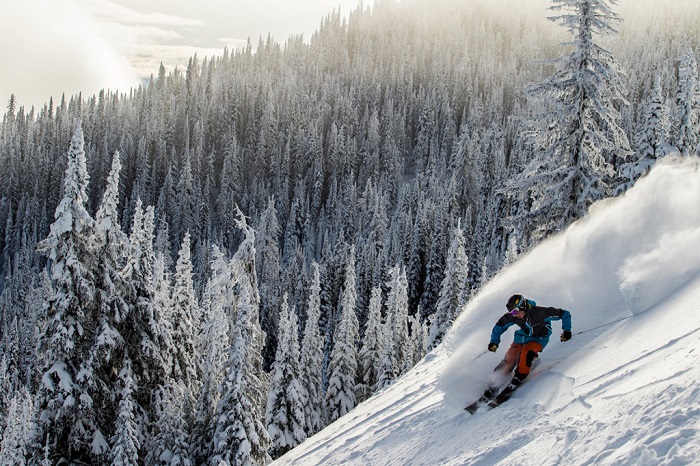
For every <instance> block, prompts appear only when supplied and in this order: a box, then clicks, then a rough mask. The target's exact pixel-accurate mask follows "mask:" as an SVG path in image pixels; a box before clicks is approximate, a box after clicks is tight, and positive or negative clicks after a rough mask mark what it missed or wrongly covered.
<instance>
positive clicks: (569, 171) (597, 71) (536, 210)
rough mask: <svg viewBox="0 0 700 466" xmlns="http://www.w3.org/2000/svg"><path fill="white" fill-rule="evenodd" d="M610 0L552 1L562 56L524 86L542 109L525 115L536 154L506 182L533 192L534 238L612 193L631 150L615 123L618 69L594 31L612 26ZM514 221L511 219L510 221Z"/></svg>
mask: <svg viewBox="0 0 700 466" xmlns="http://www.w3.org/2000/svg"><path fill="white" fill-rule="evenodd" d="M616 3H617V2H616V1H615V0H552V4H553V5H552V6H551V7H550V9H551V10H554V11H563V13H562V14H560V15H558V16H553V17H550V18H548V19H550V20H551V21H555V22H558V23H560V24H561V25H562V26H563V27H564V28H565V29H566V30H567V31H568V32H569V33H570V34H571V35H572V36H573V39H572V41H571V42H568V43H566V44H565V45H566V46H567V47H569V48H570V49H571V52H570V53H569V54H568V55H565V56H563V57H561V58H559V59H555V60H552V61H550V62H548V63H551V64H552V65H554V66H555V67H556V71H555V72H554V74H552V75H551V76H550V77H549V78H547V79H546V80H544V81H542V82H541V83H539V84H537V85H534V86H532V87H531V88H530V92H531V95H532V96H534V97H536V98H537V99H543V101H544V102H545V105H546V107H547V108H548V110H547V111H546V112H545V113H544V114H542V115H537V116H536V117H535V118H534V119H533V120H532V123H533V125H532V127H531V129H532V134H531V135H533V136H534V143H535V148H536V155H535V159H534V160H533V161H532V162H531V163H530V165H529V166H528V167H527V168H526V170H525V173H524V174H523V176H520V177H515V178H514V180H513V182H512V183H511V184H512V189H513V190H514V191H516V192H521V193H523V194H524V195H525V198H526V199H527V197H530V198H531V199H532V207H531V208H530V209H529V216H531V217H533V219H531V220H530V222H531V224H532V225H534V227H533V231H532V232H531V233H530V236H532V237H534V238H535V240H539V239H541V238H543V237H546V236H548V235H549V234H551V233H553V232H555V231H557V230H559V229H561V228H563V227H565V226H566V225H568V224H570V223H571V222H573V221H574V220H576V219H577V218H580V217H582V216H583V215H584V214H585V213H586V211H587V209H588V206H589V205H590V204H591V203H592V202H593V201H596V200H599V199H601V198H603V197H605V196H607V195H609V194H610V193H611V189H612V187H613V186H614V184H615V183H614V180H615V179H616V177H617V176H618V175H617V169H618V168H619V167H620V166H621V165H622V164H623V163H625V162H626V161H627V158H628V157H629V155H630V153H631V150H630V147H629V142H628V140H627V136H626V133H625V131H624V129H623V128H622V127H621V117H620V111H619V108H620V107H621V106H623V105H627V100H626V98H625V94H626V89H625V86H624V83H623V79H622V70H621V67H620V65H619V64H618V63H617V61H616V60H615V58H614V57H613V55H612V54H611V53H610V52H608V51H607V50H605V49H603V48H602V47H600V46H599V45H598V44H596V42H595V41H594V36H595V35H597V34H599V35H612V34H614V33H616V30H615V29H614V28H613V26H612V24H613V23H614V22H617V21H619V20H620V18H619V16H618V15H617V14H616V13H614V12H613V11H612V9H611V5H615V4H616ZM516 223H517V222H516Z"/></svg>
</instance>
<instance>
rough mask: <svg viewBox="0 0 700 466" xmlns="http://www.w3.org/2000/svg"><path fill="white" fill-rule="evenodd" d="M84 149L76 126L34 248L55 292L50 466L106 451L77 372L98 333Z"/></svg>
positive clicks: (49, 367)
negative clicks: (56, 194) (59, 187)
mask: <svg viewBox="0 0 700 466" xmlns="http://www.w3.org/2000/svg"><path fill="white" fill-rule="evenodd" d="M83 146H84V139H83V131H82V127H81V125H78V128H77V129H76V131H75V133H74V135H73V138H72V140H71V144H70V148H69V149H68V152H67V158H68V164H67V167H66V172H65V178H64V182H63V199H62V200H61V202H60V203H59V205H58V207H57V208H56V214H55V219H56V220H55V221H54V223H53V224H52V225H51V232H50V233H49V236H48V237H47V238H46V239H45V240H44V241H42V242H41V243H40V245H39V250H40V251H42V252H44V253H45V254H47V256H48V258H49V260H50V263H51V278H52V281H53V287H54V290H55V291H54V294H53V295H52V296H51V298H50V299H49V301H48V302H47V305H46V316H45V320H46V327H45V330H44V333H43V334H42V335H41V336H40V340H39V352H40V353H42V354H43V359H44V364H43V367H42V369H41V383H40V386H39V393H38V405H39V411H40V412H39V419H40V420H41V422H40V424H39V428H40V434H39V438H40V439H41V444H42V445H43V444H44V442H49V447H48V448H49V449H50V451H51V457H52V458H53V459H54V461H56V462H60V461H66V462H69V463H71V462H80V461H82V462H85V463H90V462H92V461H94V460H95V459H96V458H97V457H98V456H99V455H101V454H104V453H106V451H107V450H108V448H107V444H106V440H105V437H104V434H103V433H102V432H101V431H100V427H99V426H98V423H97V413H96V412H95V411H94V409H95V406H94V405H93V398H92V395H93V394H94V391H93V390H94V387H92V386H91V382H92V381H94V379H93V378H92V376H94V375H95V374H91V373H89V372H81V371H83V370H84V369H86V367H85V366H84V364H85V362H86V361H87V359H88V357H89V353H90V351H91V350H92V345H93V343H94V340H93V338H94V336H95V332H96V328H95V322H94V320H93V319H94V316H95V293H96V290H95V280H96V277H95V275H94V273H95V256H94V248H93V247H92V242H91V241H92V235H93V231H94V220H93V219H92V217H91V216H90V214H89V213H88V212H87V210H86V202H87V185H88V180H89V177H88V174H87V170H86V162H85V151H84V149H83ZM88 370H89V368H88ZM37 454H39V455H40V454H41V452H35V457H37Z"/></svg>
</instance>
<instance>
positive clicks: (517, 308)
mask: <svg viewBox="0 0 700 466" xmlns="http://www.w3.org/2000/svg"><path fill="white" fill-rule="evenodd" d="M520 311H524V309H520V308H519V307H516V308H515V309H513V310H512V311H510V315H512V316H513V317H515V316H517V315H518V312H520Z"/></svg>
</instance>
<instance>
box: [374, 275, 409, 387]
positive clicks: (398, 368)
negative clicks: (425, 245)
mask: <svg viewBox="0 0 700 466" xmlns="http://www.w3.org/2000/svg"><path fill="white" fill-rule="evenodd" d="M389 277H390V278H389V282H388V283H387V287H389V292H388V294H387V302H386V322H385V324H384V336H385V343H384V354H383V355H382V360H381V364H380V366H379V376H378V388H383V387H386V386H388V385H389V384H391V382H393V381H394V380H395V379H396V378H397V377H399V376H400V375H402V374H403V373H404V372H406V371H407V370H408V369H410V368H411V367H412V366H413V353H412V351H411V339H410V335H409V332H408V283H407V279H406V271H405V270H404V269H403V267H400V266H395V267H393V268H392V269H391V270H390V271H389Z"/></svg>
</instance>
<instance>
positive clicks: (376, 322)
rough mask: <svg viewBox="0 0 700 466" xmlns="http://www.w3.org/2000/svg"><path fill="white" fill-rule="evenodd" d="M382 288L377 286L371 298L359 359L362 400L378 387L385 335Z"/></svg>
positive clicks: (360, 395)
mask: <svg viewBox="0 0 700 466" xmlns="http://www.w3.org/2000/svg"><path fill="white" fill-rule="evenodd" d="M383 330H384V327H383V325H382V288H381V286H375V287H374V288H373V289H372V296H371V297H370V299H369V311H368V315H367V325H366V327H365V336H364V338H363V340H362V348H361V349H360V353H359V359H360V367H361V368H362V380H361V390H359V391H360V392H361V393H360V394H358V398H359V400H360V401H363V400H365V399H367V398H369V397H370V396H371V395H372V393H374V392H375V391H376V389H377V381H378V375H379V374H378V371H379V367H380V363H381V357H382V355H383V354H384V336H383V334H382V331H383Z"/></svg>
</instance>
